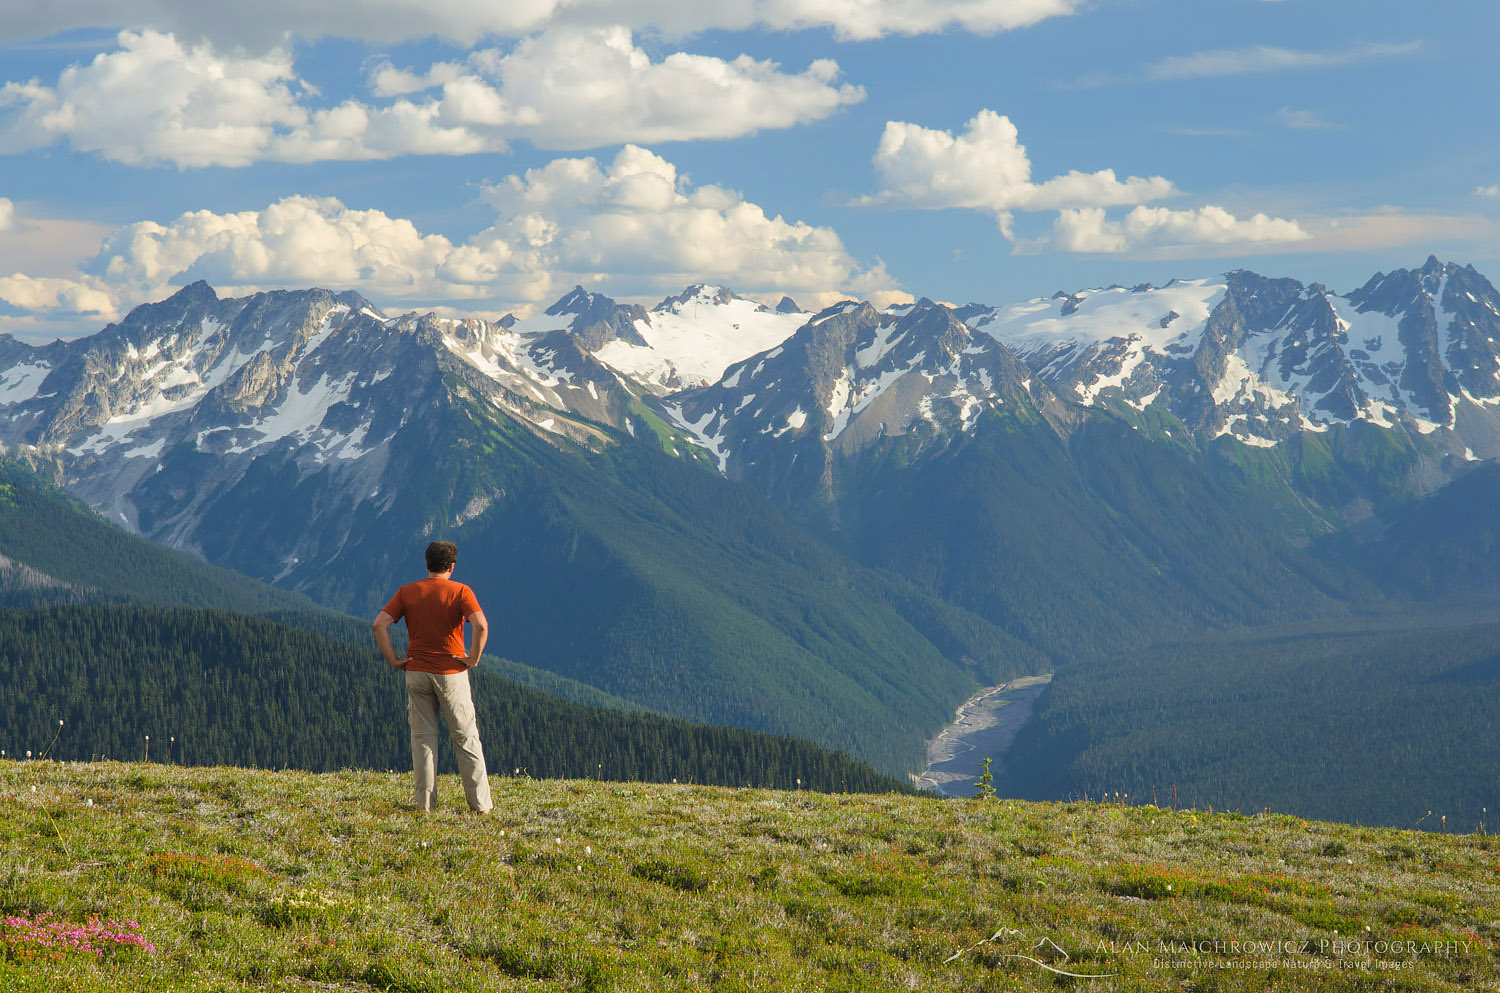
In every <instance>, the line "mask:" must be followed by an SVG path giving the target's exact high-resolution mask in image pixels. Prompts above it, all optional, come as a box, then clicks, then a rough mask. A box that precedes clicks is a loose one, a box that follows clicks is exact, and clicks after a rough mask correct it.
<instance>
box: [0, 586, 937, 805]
mask: <svg viewBox="0 0 1500 993" xmlns="http://www.w3.org/2000/svg"><path fill="white" fill-rule="evenodd" d="M0 679H3V680H4V682H5V685H6V687H7V692H6V693H5V694H3V696H0V734H3V736H4V738H5V741H4V742H3V744H0V747H3V748H5V750H6V753H7V757H21V756H24V754H25V751H26V750H28V749H29V750H31V751H32V753H33V754H34V755H41V754H42V753H43V752H46V753H47V754H48V755H49V757H53V758H60V759H95V758H115V759H132V760H140V759H143V758H147V757H149V758H150V759H151V760H152V761H161V762H176V763H182V764H192V765H246V766H260V767H266V768H298V769H309V770H315V771H318V770H328V769H339V768H370V769H401V768H407V767H409V766H410V761H411V753H410V749H409V745H408V738H407V735H408V732H407V724H406V713H405V708H406V703H405V690H404V688H403V684H402V681H401V676H400V674H399V673H394V672H392V671H391V670H389V669H388V668H387V667H386V666H385V664H384V662H383V661H381V659H380V657H379V654H378V653H377V652H376V651H375V650H374V648H373V647H372V646H365V647H361V646H358V645H355V644H351V643H347V642H340V641H333V640H329V639H327V638H323V637H320V636H318V635H315V634H312V633H310V632H308V631H303V630H298V629H295V628H291V627H287V626H285V625H281V624H277V623H275V622H272V621H268V620H265V619H263V618H257V617H250V616H246V615H240V614H232V613H227V612H223V611H214V610H202V609H186V608H158V607H139V606H118V605H117V606H67V607H60V606H52V607H44V608H37V609H30V610H23V609H3V610H0ZM474 697H475V706H476V709H477V711H478V714H479V721H480V733H481V735H482V736H483V739H484V743H485V753H486V756H487V757H488V759H489V763H490V767H491V771H492V772H496V773H510V774H517V773H520V774H524V775H529V776H532V777H537V778H546V777H558V776H561V777H570V778H582V777H592V778H601V779H616V780H651V781H659V782H668V781H671V780H674V779H675V780H678V781H680V782H696V783H709V784H716V785H733V786H745V785H758V786H773V787H786V788H795V787H796V786H797V785H798V784H799V782H800V785H801V786H802V787H803V788H807V789H816V790H828V791H841V790H848V791H851V792H860V791H865V792H886V791H890V790H909V787H907V786H906V785H905V784H903V783H901V782H899V781H898V780H895V779H891V778H889V777H886V776H882V775H880V774H879V773H877V772H875V771H874V770H873V769H871V768H870V767H869V766H867V765H865V764H863V763H861V762H857V761H855V760H853V759H850V758H848V757H847V756H845V755H842V754H839V753H835V752H830V751H827V750H825V749H822V748H819V747H817V746H814V745H810V744H807V743H805V742H801V741H797V740H794V739H792V738H787V737H779V736H772V735H765V734H757V733H754V732H750V731H743V730H738V729H734V728H727V727H715V726H709V725H702V724H693V723H689V722H687V721H682V720H675V719H671V718H666V717H661V716H659V715H656V714H650V713H641V712H636V713H627V712H624V711H620V710H613V709H602V708H592V707H585V706H582V705H580V704H577V703H572V702H569V701H565V700H560V699H557V698H555V697H549V696H547V695H545V694H542V693H539V692H537V691H535V690H532V689H529V688H527V687H524V686H521V685H519V684H517V683H515V682H512V681H510V680H508V679H505V678H503V677H501V676H499V675H496V674H494V673H491V672H486V671H483V669H481V671H479V672H478V673H476V674H475V678H474ZM59 721H62V722H63V723H62V724H61V725H60V726H59V724H58V722H59ZM148 735H149V736H150V741H149V743H148V742H147V736H148ZM440 754H442V755H443V757H444V761H445V762H446V763H447V765H445V767H444V768H446V769H450V770H451V767H452V757H451V753H449V752H448V750H447V745H446V744H445V745H444V746H443V749H442V751H441V753H440Z"/></svg>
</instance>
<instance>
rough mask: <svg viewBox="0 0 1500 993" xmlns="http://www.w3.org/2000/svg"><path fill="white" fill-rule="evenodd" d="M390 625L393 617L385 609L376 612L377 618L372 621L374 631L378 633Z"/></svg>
mask: <svg viewBox="0 0 1500 993" xmlns="http://www.w3.org/2000/svg"><path fill="white" fill-rule="evenodd" d="M390 626H391V618H390V616H389V615H388V614H386V612H385V611H383V610H382V611H381V612H380V613H378V614H376V615H375V619H374V620H373V621H371V622H370V630H371V631H374V632H375V633H376V634H379V633H380V632H382V631H384V630H386V629H387V628H389V627H390Z"/></svg>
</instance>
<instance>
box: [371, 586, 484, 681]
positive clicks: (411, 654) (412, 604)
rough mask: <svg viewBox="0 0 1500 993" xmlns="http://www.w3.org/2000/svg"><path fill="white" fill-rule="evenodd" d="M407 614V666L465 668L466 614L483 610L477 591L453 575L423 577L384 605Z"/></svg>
mask: <svg viewBox="0 0 1500 993" xmlns="http://www.w3.org/2000/svg"><path fill="white" fill-rule="evenodd" d="M383 609H384V610H385V612H386V613H387V614H389V615H391V617H392V619H394V620H397V621H399V620H401V619H402V618H403V617H404V618H406V638H407V649H406V656H407V658H409V659H410V660H411V661H410V663H408V664H407V666H406V668H408V669H411V670H415V671H416V672H437V673H444V674H449V673H455V672H464V671H465V670H466V669H467V668H468V666H466V665H465V664H464V663H465V661H467V659H468V657H469V653H468V652H467V651H466V650H465V649H464V618H466V617H468V616H469V615H470V614H473V613H476V612H478V610H479V601H478V600H477V599H475V597H474V591H473V590H471V589H469V588H468V587H467V586H465V585H464V584H463V583H455V582H454V581H453V580H451V579H431V578H429V579H419V580H417V581H416V582H415V583H407V584H406V585H405V586H403V587H401V588H400V589H399V590H397V591H396V595H395V596H393V597H391V602H390V603H388V604H386V605H385V607H384V608H383Z"/></svg>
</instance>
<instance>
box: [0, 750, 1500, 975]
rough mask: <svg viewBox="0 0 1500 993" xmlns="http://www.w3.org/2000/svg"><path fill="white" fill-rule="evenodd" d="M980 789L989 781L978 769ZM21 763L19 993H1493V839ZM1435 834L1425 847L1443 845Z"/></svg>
mask: <svg viewBox="0 0 1500 993" xmlns="http://www.w3.org/2000/svg"><path fill="white" fill-rule="evenodd" d="M976 773H977V770H976ZM493 785H494V799H495V808H494V811H493V813H492V814H491V815H490V816H488V817H480V816H476V815H473V814H470V813H468V812H467V811H465V810H463V809H462V793H461V790H460V788H459V786H458V784H457V782H456V781H455V780H454V778H453V777H451V776H445V777H442V782H441V783H440V789H441V790H442V791H443V796H444V799H445V800H451V801H452V802H451V803H450V804H449V805H448V806H447V807H440V808H439V810H438V811H437V812H436V813H434V814H431V815H419V814H417V813H415V812H413V811H412V810H411V808H410V801H409V797H408V795H407V794H408V791H409V777H408V776H406V775H403V774H400V773H383V772H368V771H343V772H332V773H305V772H270V771H255V770H248V769H236V768H225V767H200V768H185V767H180V766H171V765H165V764H160V763H155V762H153V763H149V764H148V763H142V762H131V763H122V762H99V763H88V762H57V761H51V760H46V761H38V760H35V759H33V760H32V761H20V762H17V761H14V760H9V759H7V760H6V761H4V762H3V763H0V839H3V844H0V882H3V886H0V989H3V990H5V991H7V993H52V991H58V990H68V991H76V993H96V991H97V993H104V991H119V993H135V991H140V990H152V991H163V993H167V991H188V990H203V991H210V990H211V991H219V993H229V991H264V990H288V991H311V990H351V991H352V990H395V991H406V993H419V991H432V993H438V991H443V993H447V991H481V990H596V991H604V990H622V991H623V990H641V991H668V990H683V991H691V990H704V989H715V990H731V991H740V990H743V991H750V990H764V991H778V993H779V991H790V990H848V991H869V990H901V989H913V990H924V991H948V990H952V991H976V990H994V991H1022V990H1037V991H1041V990H1058V989H1068V990H1097V991H1134V990H1143V991H1144V990H1214V991H1231V990H1245V991H1251V990H1255V991H1259V990H1319V991H1367V990H1376V989H1379V990H1411V991H1417V990H1421V991H1450V990H1451V991H1470V990H1478V989H1490V988H1495V987H1496V985H1497V984H1500V950H1497V948H1500V946H1497V942H1500V920H1497V919H1496V914H1495V908H1496V906H1497V905H1500V872H1497V864H1500V841H1497V840H1496V839H1495V838H1493V837H1492V836H1490V835H1489V834H1487V833H1486V828H1485V826H1484V825H1482V824H1463V825H1458V824H1452V823H1449V824H1448V825H1447V832H1446V833H1444V832H1441V831H1439V830H1422V831H1411V830H1401V829H1394V828H1374V827H1362V826H1355V825H1351V824H1338V823H1328V822H1318V821H1306V820H1302V819H1300V818H1297V817H1292V816H1288V815H1286V814H1276V813H1266V812H1240V811H1234V812H1220V811H1213V812H1211V811H1206V810H1189V809H1179V810H1172V809H1170V807H1161V806H1155V805H1150V804H1141V803H1140V802H1139V801H1138V799H1137V798H1134V797H1132V798H1128V799H1126V798H1121V799H1119V800H1114V799H1111V801H1110V802H1107V803H1099V802H1087V803H1085V802H1073V803H1028V802H1023V801H1015V800H1005V799H996V798H993V797H991V798H984V799H980V798H975V799H968V800H943V799H938V798H935V797H924V796H910V795H899V794H894V793H884V794H856V793H844V794H823V793H812V792H808V791H805V790H802V791H798V790H767V789H744V788H739V789H731V788H723V787H708V786H701V785H692V784H687V783H678V784H644V783H604V782H598V781H594V780H588V779H556V780H539V779H530V778H524V777H513V776H507V777H499V776H497V777H494V778H493ZM1429 827H1433V825H1426V824H1424V825H1423V828H1424V829H1425V828H1429Z"/></svg>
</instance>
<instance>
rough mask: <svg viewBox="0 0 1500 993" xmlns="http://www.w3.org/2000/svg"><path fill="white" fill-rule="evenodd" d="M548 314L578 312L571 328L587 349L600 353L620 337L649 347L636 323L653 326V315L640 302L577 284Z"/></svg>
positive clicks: (563, 314)
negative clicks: (622, 300)
mask: <svg viewBox="0 0 1500 993" xmlns="http://www.w3.org/2000/svg"><path fill="white" fill-rule="evenodd" d="M544 313H545V314H546V315H547V316H549V317H562V316H566V315H568V314H573V315H575V316H574V317H573V320H572V322H571V323H570V324H569V325H568V328H567V330H569V331H571V332H572V333H573V334H574V335H576V336H577V338H578V341H579V344H580V345H581V346H582V347H583V348H584V350H586V351H590V352H597V351H598V350H599V349H601V348H603V347H604V345H605V344H607V343H608V342H611V341H616V340H619V341H625V342H628V343H629V344H632V345H640V346H642V347H647V345H646V340H645V339H644V338H642V337H641V335H640V332H639V331H637V330H636V328H635V322H636V321H644V322H645V323H646V324H648V325H649V324H650V323H651V316H650V315H649V314H647V313H646V310H645V308H643V307H642V306H641V305H640V304H635V303H627V304H621V303H616V302H615V301H614V300H612V299H611V298H609V297H607V296H605V295H604V294H602V293H590V292H588V291H587V290H585V289H584V288H583V287H582V286H575V287H573V288H572V289H571V290H569V291H568V292H567V293H566V294H564V295H563V297H562V298H561V299H559V300H558V301H557V302H556V303H554V304H553V305H552V306H550V307H548V308H547V309H546V310H545V311H544Z"/></svg>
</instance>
